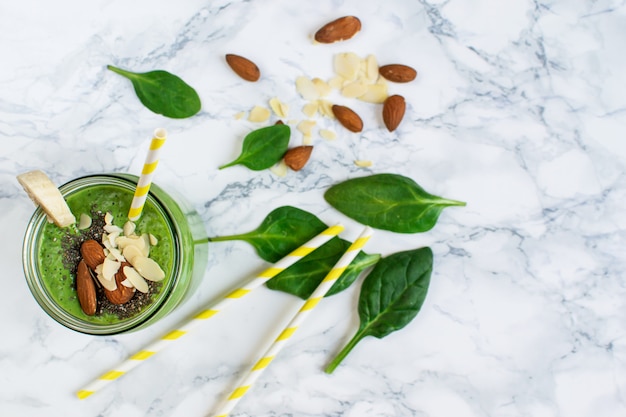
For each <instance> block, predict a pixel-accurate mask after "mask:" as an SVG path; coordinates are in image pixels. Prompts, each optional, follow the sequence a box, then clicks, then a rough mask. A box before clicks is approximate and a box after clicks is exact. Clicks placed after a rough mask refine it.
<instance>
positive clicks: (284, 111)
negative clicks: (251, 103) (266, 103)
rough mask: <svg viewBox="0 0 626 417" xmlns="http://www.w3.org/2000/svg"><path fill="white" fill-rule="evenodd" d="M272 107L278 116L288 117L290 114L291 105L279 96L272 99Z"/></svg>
mask: <svg viewBox="0 0 626 417" xmlns="http://www.w3.org/2000/svg"><path fill="white" fill-rule="evenodd" d="M270 107H271V108H272V110H273V111H274V114H276V116H278V117H287V116H288V115H289V106H288V105H286V104H285V103H283V102H281V101H280V100H279V99H278V98H277V97H274V98H272V99H270Z"/></svg>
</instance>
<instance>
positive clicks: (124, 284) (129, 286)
mask: <svg viewBox="0 0 626 417" xmlns="http://www.w3.org/2000/svg"><path fill="white" fill-rule="evenodd" d="M120 284H122V285H123V286H125V287H128V288H135V286H134V285H133V283H132V282H130V281H129V280H128V278H126V279H125V280H124V281H122V282H120Z"/></svg>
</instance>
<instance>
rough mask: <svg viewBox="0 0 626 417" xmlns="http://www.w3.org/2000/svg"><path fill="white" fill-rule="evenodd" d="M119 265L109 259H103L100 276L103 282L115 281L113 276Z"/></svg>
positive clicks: (117, 262)
mask: <svg viewBox="0 0 626 417" xmlns="http://www.w3.org/2000/svg"><path fill="white" fill-rule="evenodd" d="M120 265H121V263H120V262H119V261H112V260H111V259H108V258H105V259H104V263H103V264H102V276H103V277H104V279H105V280H107V281H110V280H113V281H115V274H116V273H117V271H118V270H119V269H120Z"/></svg>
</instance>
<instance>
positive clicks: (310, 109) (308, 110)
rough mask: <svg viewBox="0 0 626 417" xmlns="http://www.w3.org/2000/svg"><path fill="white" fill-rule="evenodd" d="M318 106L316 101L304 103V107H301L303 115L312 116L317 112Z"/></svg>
mask: <svg viewBox="0 0 626 417" xmlns="http://www.w3.org/2000/svg"><path fill="white" fill-rule="evenodd" d="M318 107H319V104H318V102H317V101H311V102H310V103H307V104H305V105H304V107H303V108H302V113H304V115H305V116H307V117H313V116H315V114H316V113H317V109H318Z"/></svg>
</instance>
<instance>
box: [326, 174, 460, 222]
mask: <svg viewBox="0 0 626 417" xmlns="http://www.w3.org/2000/svg"><path fill="white" fill-rule="evenodd" d="M324 198H325V199H326V201H327V202H328V203H329V204H330V205H331V206H333V207H334V208H335V209H337V210H339V211H340V212H342V213H343V214H345V215H346V216H348V217H350V218H352V219H354V220H356V221H357V222H359V223H361V224H365V225H368V226H371V227H374V228H377V229H384V230H390V231H392V232H398V233H418V232H425V231H428V230H430V229H432V228H433V226H434V225H435V223H437V219H438V218H439V215H440V214H441V212H442V211H443V209H444V208H446V207H449V206H464V205H465V203H464V202H462V201H455V200H448V199H445V198H441V197H437V196H434V195H432V194H429V193H427V192H426V191H424V189H423V188H422V187H420V186H419V185H418V184H417V183H416V182H415V181H413V180H412V179H410V178H407V177H403V176H401V175H396V174H376V175H371V176H367V177H361V178H353V179H350V180H347V181H344V182H342V183H339V184H336V185H334V186H332V187H330V188H329V189H328V190H327V191H326V193H325V194H324Z"/></svg>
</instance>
